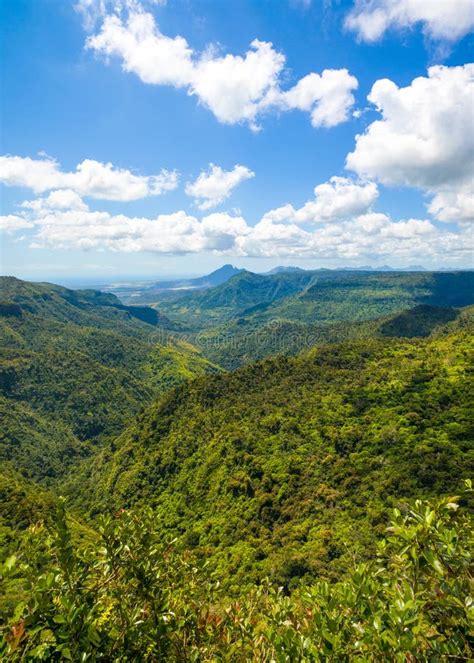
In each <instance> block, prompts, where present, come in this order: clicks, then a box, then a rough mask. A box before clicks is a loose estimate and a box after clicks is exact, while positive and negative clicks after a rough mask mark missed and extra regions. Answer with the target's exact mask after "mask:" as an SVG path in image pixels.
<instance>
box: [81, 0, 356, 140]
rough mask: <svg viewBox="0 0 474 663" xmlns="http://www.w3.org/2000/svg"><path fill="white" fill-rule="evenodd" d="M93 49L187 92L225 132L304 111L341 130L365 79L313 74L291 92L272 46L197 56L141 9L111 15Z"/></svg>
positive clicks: (343, 73) (316, 122)
mask: <svg viewBox="0 0 474 663" xmlns="http://www.w3.org/2000/svg"><path fill="white" fill-rule="evenodd" d="M86 47H87V48H89V49H91V50H93V51H95V52H96V53H99V54H102V55H104V56H105V57H107V58H110V57H117V58H119V59H120V60H121V63H122V68H123V70H124V71H127V72H131V73H134V74H136V75H137V76H138V77H139V78H140V80H142V81H143V82H144V83H148V84H152V85H170V86H173V87H175V88H183V89H185V90H186V91H187V93H188V94H189V95H193V96H196V97H197V99H198V100H199V102H200V103H201V104H202V105H204V106H205V107H207V108H208V109H209V110H210V111H211V112H212V113H214V115H215V117H216V118H217V119H218V120H219V121H220V122H222V123H224V124H237V123H239V122H247V123H248V124H249V126H250V127H251V128H252V129H254V130H257V129H258V128H259V125H258V117H259V116H260V115H262V114H263V113H265V112H269V111H270V110H276V109H278V110H280V111H287V110H292V109H300V110H304V111H307V112H309V113H310V114H311V121H312V124H313V126H315V127H318V126H325V127H330V126H335V125H336V124H339V123H341V122H344V121H345V120H347V119H348V118H349V117H350V109H351V107H352V105H353V103H354V97H353V95H352V91H353V90H354V89H356V88H357V79H356V78H354V76H351V75H350V74H349V72H348V71H347V70H346V69H341V70H325V71H323V72H322V74H321V75H319V74H315V73H312V74H309V75H308V76H306V77H304V78H303V79H301V81H299V83H297V84H296V85H295V86H294V87H293V88H291V89H290V90H287V91H286V92H284V91H283V90H282V89H281V87H280V79H281V76H282V73H283V71H284V68H285V56H284V55H283V54H282V53H280V52H278V51H276V50H275V49H274V48H273V45H272V44H271V43H270V42H265V41H260V40H258V39H254V40H253V41H252V42H251V44H250V48H249V49H248V50H247V52H246V53H245V54H244V55H243V56H242V55H232V54H227V55H219V54H218V52H217V49H216V47H212V46H211V47H209V48H208V49H206V50H205V51H204V52H202V53H196V52H195V51H194V50H193V49H192V48H191V47H190V46H189V44H188V42H187V41H186V39H184V38H183V37H181V36H179V35H178V36H176V37H168V36H167V35H165V34H163V33H162V32H161V31H160V29H159V27H158V25H157V23H156V21H155V18H154V17H153V15H152V14H150V13H149V12H146V11H144V9H143V8H142V7H141V6H140V5H138V4H137V3H134V4H133V6H132V8H131V10H130V11H128V12H125V15H122V14H121V13H120V12H118V13H117V12H115V13H108V14H107V15H106V16H105V18H104V20H103V22H102V25H101V28H100V30H99V31H98V32H97V34H95V35H91V36H90V37H88V39H87V41H86Z"/></svg>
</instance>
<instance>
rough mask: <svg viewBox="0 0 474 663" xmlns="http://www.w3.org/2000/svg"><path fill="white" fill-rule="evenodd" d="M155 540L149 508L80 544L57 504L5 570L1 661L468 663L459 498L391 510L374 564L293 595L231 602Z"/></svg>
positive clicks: (258, 595) (465, 530) (471, 606)
mask: <svg viewBox="0 0 474 663" xmlns="http://www.w3.org/2000/svg"><path fill="white" fill-rule="evenodd" d="M468 487H469V486H468ZM461 511H462V510H461ZM158 530H159V528H158V527H157V523H156V517H155V515H154V514H153V512H152V511H151V510H144V511H143V510H141V511H139V512H126V511H123V512H121V513H119V514H117V515H116V517H107V518H104V519H103V520H102V521H101V523H100V525H99V526H98V528H97V531H96V532H95V533H93V534H89V535H86V536H84V535H83V534H79V530H78V529H77V527H75V525H74V523H71V520H70V519H68V517H67V515H66V513H65V510H64V508H63V507H60V508H59V512H58V515H57V519H56V524H55V527H54V528H48V527H47V526H45V525H36V526H34V527H32V528H30V530H29V532H28V534H27V536H26V538H25V541H24V542H23V544H22V546H21V548H20V550H19V552H18V554H17V555H16V556H14V557H10V558H8V559H7V560H6V561H5V562H4V563H3V567H2V570H1V574H2V580H3V581H4V582H6V583H17V584H18V586H19V587H20V589H19V596H21V597H22V598H23V600H19V601H18V603H17V605H16V606H15V608H14V610H12V611H10V614H7V615H2V617H3V622H4V623H3V627H2V634H1V637H2V639H1V644H0V657H1V659H2V660H9V661H10V660H11V661H20V660H21V661H28V660H30V661H41V660H44V661H64V660H71V661H100V660H103V661H180V662H181V661H182V662H187V661H203V662H205V661H258V662H266V661H268V662H270V661H277V662H280V661H281V662H283V661H291V662H294V661H314V662H317V661H337V662H344V661H351V662H352V661H373V662H374V663H375V662H376V661H377V662H379V661H394V662H395V661H396V662H398V661H400V662H402V661H403V662H404V663H406V662H407V661H410V662H412V661H445V660H453V661H456V660H458V661H461V660H472V650H471V645H472V638H473V635H474V634H473V631H472V623H473V616H474V614H473V611H474V602H473V600H472V598H470V589H471V584H472V574H471V571H472V569H471V567H470V563H471V562H470V551H471V550H472V549H473V548H472V544H473V534H472V526H471V524H470V521H469V519H468V518H467V517H466V516H463V515H462V513H461V515H460V514H459V512H458V500H457V499H456V498H446V499H442V500H438V501H432V502H421V501H418V502H416V503H415V504H414V505H413V506H412V507H410V508H409V507H407V508H406V510H404V512H403V513H402V512H400V511H398V510H395V512H394V516H393V520H392V523H391V526H390V527H389V528H388V532H387V538H386V539H385V540H383V541H382V542H381V544H380V545H379V548H378V555H377V557H376V558H375V559H373V560H372V561H370V562H369V563H365V564H362V565H360V566H358V567H357V568H356V569H355V571H354V572H353V573H352V574H351V575H350V576H349V577H347V578H344V579H343V580H340V581H339V582H337V583H335V584H328V583H326V582H318V583H316V584H314V585H312V586H310V587H305V588H300V589H299V590H297V591H295V592H294V593H293V594H292V595H290V596H286V595H284V593H283V592H282V590H281V589H279V588H274V587H272V586H271V585H270V584H268V583H267V584H263V585H261V586H259V587H255V589H254V590H253V591H252V592H250V593H247V594H246V595H244V596H242V597H241V598H240V599H239V600H235V599H229V598H227V597H226V596H225V595H224V593H223V592H222V590H221V589H220V588H219V583H218V582H217V581H216V580H215V579H214V578H212V577H211V578H210V577H208V576H207V574H206V569H205V568H202V567H199V566H198V565H197V563H196V562H195V560H194V559H193V557H192V556H191V555H190V554H189V553H188V552H186V551H183V550H181V549H180V548H179V547H178V546H177V545H176V542H173V541H171V542H164V541H163V540H162V539H161V537H160V536H159V535H158V534H156V532H157V531H158Z"/></svg>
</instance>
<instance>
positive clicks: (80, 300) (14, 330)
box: [0, 278, 218, 480]
mask: <svg viewBox="0 0 474 663" xmlns="http://www.w3.org/2000/svg"><path fill="white" fill-rule="evenodd" d="M0 292H1V295H0V298H1V303H0V340H1V351H0V396H1V401H0V407H1V409H2V410H3V413H4V414H5V415H6V417H5V418H6V424H5V425H4V428H3V433H2V446H3V447H4V448H6V449H9V451H8V452H7V453H6V455H5V458H7V457H8V458H9V459H10V460H11V461H12V462H17V461H18V462H20V460H19V459H21V458H24V459H25V461H26V465H28V454H29V453H30V452H31V453H32V460H31V467H30V468H29V470H28V472H33V476H34V478H35V479H37V480H47V477H48V476H49V477H50V476H53V475H54V476H57V475H58V472H59V467H60V465H61V464H62V468H63V470H65V469H66V468H67V466H68V465H69V464H70V456H74V455H76V454H79V456H82V455H84V445H83V444H81V442H80V440H81V441H88V443H89V447H90V443H94V444H95V443H97V442H98V441H100V440H101V439H103V438H105V437H107V436H110V435H117V434H118V433H119V432H120V431H121V430H122V428H123V426H124V425H125V424H126V423H128V422H129V421H130V419H131V418H132V417H133V416H134V415H135V414H136V413H137V412H138V411H139V410H140V408H142V407H144V406H145V405H147V404H148V403H150V402H151V401H152V400H153V398H155V397H156V396H157V395H159V394H160V393H163V392H164V391H165V390H166V389H169V388H170V387H173V386H175V385H177V384H179V383H180V382H183V381H185V380H187V379H189V378H190V377H194V376H195V375H200V374H202V373H206V372H212V371H216V370H218V369H217V367H216V366H214V365H212V364H211V363H210V362H209V361H208V360H206V359H205V358H204V357H203V356H202V355H201V353H200V352H199V351H198V350H197V349H196V348H194V347H193V346H191V345H190V344H188V343H185V342H182V341H177V340H175V339H174V338H173V337H172V336H170V334H169V331H168V329H167V326H168V325H167V321H166V318H164V317H161V316H160V315H159V314H158V312H156V311H154V310H153V309H148V308H146V307H138V308H137V311H138V313H137V311H135V310H134V307H124V306H122V305H121V304H120V302H119V301H118V300H117V298H116V297H114V296H113V295H107V294H104V293H100V292H96V291H73V290H68V289H67V288H62V287H60V286H55V285H50V284H35V283H28V282H24V281H20V280H18V279H13V278H2V279H0ZM145 319H148V320H150V322H145ZM160 320H164V324H165V328H163V327H161V326H159V325H158V321H160ZM20 447H21V448H20ZM53 447H54V449H53ZM66 448H67V449H69V451H68V452H67V453H66V451H65V450H66ZM33 450H35V451H33ZM25 454H26V456H25ZM38 454H39V456H38ZM41 454H42V455H43V459H42V460H41ZM58 455H59V457H62V458H63V462H62V463H61V462H59V461H58V458H57V456H58ZM37 456H38V459H39V460H38V462H36V460H35V458H36V457H37ZM53 465H54V467H55V469H54V471H53V469H52V466H53ZM20 466H21V468H23V467H24V466H25V464H24V463H23V464H22V463H20ZM33 466H34V467H35V468H36V469H34V470H32V467H33ZM41 468H42V470H41ZM28 472H27V474H28Z"/></svg>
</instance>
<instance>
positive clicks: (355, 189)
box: [264, 176, 378, 224]
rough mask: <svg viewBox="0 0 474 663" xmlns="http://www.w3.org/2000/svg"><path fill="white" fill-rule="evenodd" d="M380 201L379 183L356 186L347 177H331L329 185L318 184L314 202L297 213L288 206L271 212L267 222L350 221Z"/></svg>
mask: <svg viewBox="0 0 474 663" xmlns="http://www.w3.org/2000/svg"><path fill="white" fill-rule="evenodd" d="M377 197H378V188H377V185H376V184H375V182H355V181H354V180H352V179H349V178H347V177H336V176H334V177H331V179H330V180H329V182H325V183H323V184H318V186H316V187H315V189H314V200H310V201H308V202H307V203H306V204H305V205H303V207H300V208H299V209H295V208H294V207H293V206H292V205H290V204H288V205H284V206H283V207H278V208H277V209H274V210H270V211H269V212H267V213H266V214H265V217H264V218H265V219H268V220H271V221H276V222H280V223H281V222H292V223H297V224H302V223H327V222H332V221H336V220H341V219H347V218H349V217H353V216H356V215H359V214H363V213H364V212H367V211H368V210H369V209H370V208H371V206H372V205H373V204H374V203H375V201H376V200H377Z"/></svg>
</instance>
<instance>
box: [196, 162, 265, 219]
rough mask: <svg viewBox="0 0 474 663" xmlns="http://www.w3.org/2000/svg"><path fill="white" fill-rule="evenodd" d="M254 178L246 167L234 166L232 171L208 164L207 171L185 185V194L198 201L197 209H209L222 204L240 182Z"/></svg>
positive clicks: (253, 174)
mask: <svg viewBox="0 0 474 663" xmlns="http://www.w3.org/2000/svg"><path fill="white" fill-rule="evenodd" d="M254 176H255V173H254V172H252V171H251V170H250V168H247V167H246V166H240V165H236V166H234V168H233V169H232V170H223V169H222V168H221V167H220V166H215V165H214V164H212V163H211V164H209V170H208V171H207V172H205V171H203V172H201V173H200V175H199V177H198V178H197V179H196V180H195V181H194V182H189V183H188V184H187V185H186V189H185V191H186V194H187V195H188V196H191V197H192V198H196V199H197V200H198V201H200V202H198V205H197V206H198V207H199V209H209V208H210V207H215V206H216V205H219V204H220V203H222V202H223V201H224V200H225V199H226V198H228V197H229V196H230V194H231V193H232V191H233V190H234V189H235V187H236V186H238V185H239V184H240V183H241V182H244V181H245V180H248V179H250V178H252V177H254Z"/></svg>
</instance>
